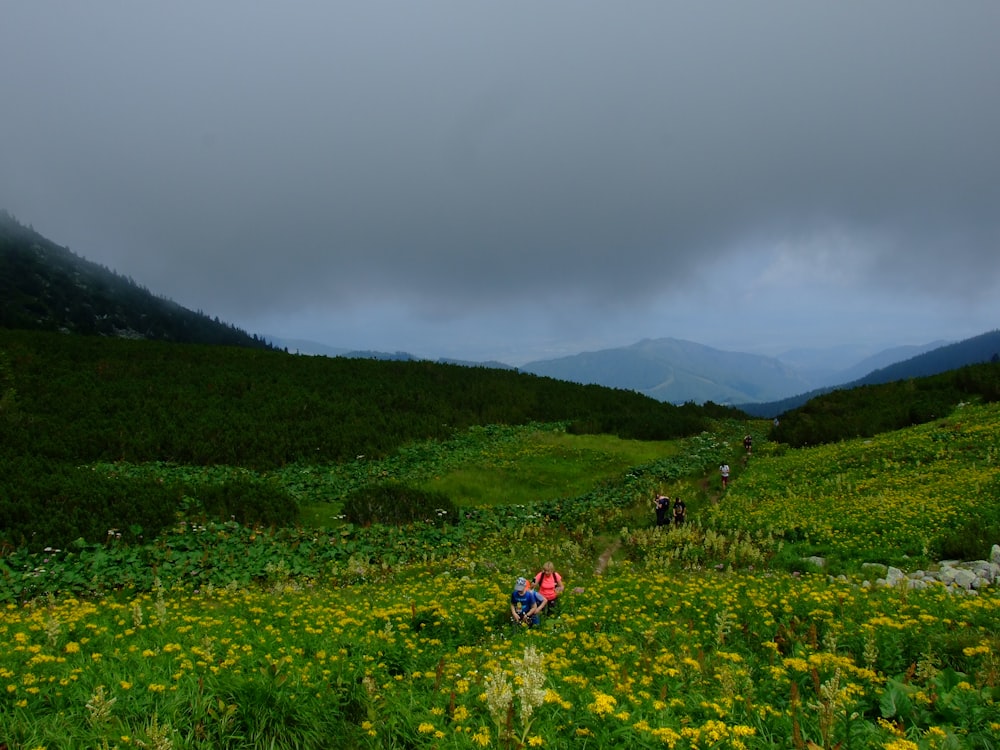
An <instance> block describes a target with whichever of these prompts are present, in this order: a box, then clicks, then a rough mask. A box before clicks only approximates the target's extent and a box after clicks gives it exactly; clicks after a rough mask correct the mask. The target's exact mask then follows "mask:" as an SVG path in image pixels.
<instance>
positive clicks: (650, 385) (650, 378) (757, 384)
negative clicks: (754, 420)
mask: <svg viewBox="0 0 1000 750" xmlns="http://www.w3.org/2000/svg"><path fill="white" fill-rule="evenodd" d="M520 369H521V370H522V371H524V372H530V373H534V374H536V375H545V376H548V377H553V378H558V379H560V380H569V381H571V382H577V383H585V384H599V385H604V386H609V387H612V388H627V389H629V390H634V391H638V392H639V393H643V394H645V395H647V396H651V397H653V398H655V399H658V400H660V401H668V402H670V403H684V402H687V401H695V402H699V403H701V402H705V401H713V402H715V403H720V404H731V403H740V402H745V401H766V400H769V399H774V398H779V397H781V396H782V395H784V394H787V393H795V392H796V391H797V390H798V391H801V390H802V389H805V388H808V387H809V386H810V383H809V382H808V381H807V380H806V379H805V378H804V377H802V376H801V375H799V374H798V373H797V372H796V371H795V370H793V369H792V368H791V367H788V366H787V365H785V364H783V363H782V362H780V361H779V360H777V359H774V358H772V357H764V356H760V355H756V354H746V353H742V352H726V351H721V350H719V349H713V348H711V347H708V346H703V345H701V344H696V343H694V342H691V341H683V340H680V339H672V338H662V339H644V340H643V341H640V342H638V343H636V344H633V345H631V346H626V347H621V348H617V349H604V350H601V351H596V352H584V353H582V354H576V355H573V356H569V357H560V358H558V359H550V360H538V361H535V362H529V363H527V364H526V365H524V366H523V367H521V368H520Z"/></svg>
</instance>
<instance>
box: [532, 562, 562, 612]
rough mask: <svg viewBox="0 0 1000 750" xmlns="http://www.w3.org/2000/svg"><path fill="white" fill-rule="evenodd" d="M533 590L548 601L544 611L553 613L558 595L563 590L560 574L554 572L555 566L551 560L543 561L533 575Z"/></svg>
mask: <svg viewBox="0 0 1000 750" xmlns="http://www.w3.org/2000/svg"><path fill="white" fill-rule="evenodd" d="M535 590H536V591H538V593H539V594H541V595H542V596H544V597H545V600H546V601H547V602H548V604H547V605H546V606H545V611H546V612H548V613H550V614H553V613H554V612H555V611H556V610H555V606H556V604H557V603H558V599H559V595H560V594H561V593H562V592H563V580H562V576H561V575H559V574H558V573H556V566H555V565H553V564H552V563H551V561H550V562H547V563H545V565H543V566H542V569H541V570H540V571H538V573H537V574H536V575H535Z"/></svg>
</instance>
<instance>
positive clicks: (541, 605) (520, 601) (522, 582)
mask: <svg viewBox="0 0 1000 750" xmlns="http://www.w3.org/2000/svg"><path fill="white" fill-rule="evenodd" d="M547 603H548V600H547V599H546V598H545V597H544V596H542V595H541V594H539V593H538V592H537V591H535V590H534V589H533V588H529V587H528V579H527V578H523V577H522V578H518V579H517V582H516V583H515V584H514V591H513V593H511V595H510V616H511V618H512V619H513V620H514V622H516V623H519V624H521V625H527V626H528V627H529V628H530V627H533V626H535V625H537V624H538V623H539V622H540V621H541V619H540V618H539V616H538V615H539V613H540V612H541V611H542V610H543V609H545V605H546V604H547Z"/></svg>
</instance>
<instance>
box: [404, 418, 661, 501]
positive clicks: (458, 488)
mask: <svg viewBox="0 0 1000 750" xmlns="http://www.w3.org/2000/svg"><path fill="white" fill-rule="evenodd" d="M677 449H678V448H677V443H676V442H642V441H638V440H620V439H618V438H616V437H612V436H607V435H569V434H567V433H565V432H533V433H531V434H529V435H527V436H526V437H525V439H524V440H523V441H519V442H518V443H516V444H512V445H503V446H498V447H497V449H496V450H495V452H494V451H491V452H489V453H484V454H483V455H481V456H480V457H479V458H478V459H476V460H474V461H471V462H470V463H468V464H465V465H463V466H459V467H455V468H453V469H451V470H449V471H446V472H442V473H441V474H440V475H438V476H434V477H433V478H431V479H430V480H429V481H427V482H426V483H425V484H423V485H422V486H421V488H422V489H426V490H433V491H436V492H441V493H444V494H445V495H447V496H448V497H450V498H451V499H452V500H453V501H454V502H455V503H456V504H457V505H464V506H492V505H511V504H515V505H516V504H523V505H527V504H530V503H534V502H538V501H539V500H554V499H556V498H561V497H572V496H575V495H580V494H583V493H585V492H588V491H589V490H590V489H592V488H593V487H594V485H596V484H599V483H600V482H602V481H605V480H608V479H613V478H616V477H618V476H620V475H621V474H622V473H623V472H625V471H627V470H628V469H629V468H631V467H633V466H638V465H641V464H645V463H649V462H650V461H655V460H657V459H661V458H665V457H666V456H670V455H673V454H675V453H676V452H677Z"/></svg>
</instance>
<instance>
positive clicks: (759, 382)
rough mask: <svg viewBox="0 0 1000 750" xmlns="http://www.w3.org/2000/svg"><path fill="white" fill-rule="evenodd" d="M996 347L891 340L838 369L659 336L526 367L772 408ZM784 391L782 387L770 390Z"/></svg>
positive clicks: (985, 354) (965, 360) (992, 340)
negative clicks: (895, 344)
mask: <svg viewBox="0 0 1000 750" xmlns="http://www.w3.org/2000/svg"><path fill="white" fill-rule="evenodd" d="M819 351H820V350H812V351H811V352H800V353H799V355H798V360H797V361H798V362H800V363H803V362H806V361H812V362H816V361H818V359H819V358H818V357H817V352H819ZM998 351H1000V333H997V332H996V331H994V332H992V333H986V334H982V335H981V336H976V337H973V338H971V339H966V340H965V341H961V342H957V343H953V344H944V345H941V343H940V342H933V343H929V344H924V345H921V346H901V347H893V348H889V349H886V350H884V351H881V352H878V353H876V354H873V355H870V356H868V357H865V358H864V359H862V360H861V361H859V362H853V363H850V362H849V363H845V365H844V366H843V367H842V368H841V369H839V370H833V368H831V367H829V366H827V367H826V368H825V369H824V368H816V367H814V368H813V369H812V370H811V371H810V370H809V369H799V368H796V367H794V366H793V365H791V364H789V363H788V362H785V361H783V360H782V359H780V358H777V357H767V356H764V355H756V354H747V353H743V352H727V351H722V350H719V349H713V348H711V347H708V346H704V345H702V344H696V343H694V342H691V341H683V340H679V339H672V338H662V339H652V340H651V339H645V340H643V341H640V342H638V343H637V344H633V345H631V346H625V347H620V348H615V349H605V350H601V351H596V352H584V353H582V354H576V355H572V356H568V357H560V358H556V359H549V360H539V361H536V362H529V363H528V364H526V365H525V366H524V367H522V368H521V369H522V370H523V371H525V372H532V373H534V374H537V375H546V376H549V377H554V378H559V379H563V380H570V381H572V382H578V383H585V384H596V385H604V386H610V387H613V388H628V389H631V390H636V391H639V392H640V393H643V394H645V395H647V396H650V397H652V398H656V399H658V400H660V401H669V402H671V403H675V404H679V403H684V402H687V401H693V402H695V403H704V402H706V401H713V402H715V403H718V404H727V405H734V406H737V407H738V408H740V409H743V410H744V411H747V412H748V413H750V414H755V415H758V416H774V415H776V414H779V413H781V412H783V411H786V410H788V409H790V408H794V407H795V406H799V405H801V404H803V403H805V402H806V401H808V400H809V398H811V397H813V396H816V395H820V394H821V393H826V392H828V391H830V390H834V389H835V388H838V387H854V386H860V385H866V384H874V383H886V382H891V381H893V380H899V379H905V378H912V377H923V376H926V375H935V374H937V373H940V372H945V371H947V370H952V369H956V368H958V367H963V366H965V365H967V364H975V363H978V362H985V361H989V360H990V359H991V358H992V357H994V356H996V353H997V352H998ZM914 352H916V354H915V355H914V354H913V353H914ZM907 355H911V356H909V357H907ZM794 359H795V357H794V356H793V360H794ZM886 363H888V364H886ZM880 365H884V366H881V367H880ZM817 370H818V372H817ZM858 373H861V375H860V376H859V375H858ZM779 393H780V394H783V395H780V396H777V397H775V396H774V395H768V394H779Z"/></svg>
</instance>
